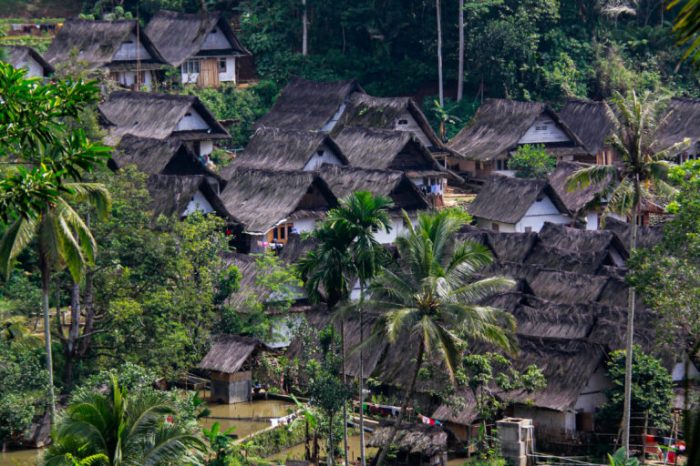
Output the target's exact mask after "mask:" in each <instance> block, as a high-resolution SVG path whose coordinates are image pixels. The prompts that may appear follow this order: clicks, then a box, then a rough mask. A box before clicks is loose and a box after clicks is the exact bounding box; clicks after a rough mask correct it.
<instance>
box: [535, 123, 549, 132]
mask: <svg viewBox="0 0 700 466" xmlns="http://www.w3.org/2000/svg"><path fill="white" fill-rule="evenodd" d="M535 131H547V125H546V124H544V125H535Z"/></svg>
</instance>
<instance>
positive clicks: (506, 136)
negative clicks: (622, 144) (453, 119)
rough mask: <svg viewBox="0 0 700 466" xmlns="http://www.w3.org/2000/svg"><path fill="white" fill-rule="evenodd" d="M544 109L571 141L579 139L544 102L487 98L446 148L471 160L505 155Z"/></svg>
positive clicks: (491, 158) (576, 141) (489, 158)
mask: <svg viewBox="0 0 700 466" xmlns="http://www.w3.org/2000/svg"><path fill="white" fill-rule="evenodd" d="M543 112H547V114H548V115H549V116H551V117H552V118H553V119H554V121H555V122H557V123H558V124H559V125H560V126H561V127H562V128H563V130H564V132H566V133H567V135H568V136H569V137H570V138H571V139H572V141H574V142H575V143H578V142H579V141H578V137H577V136H576V135H575V134H573V133H572V132H571V130H570V129H568V127H567V126H566V124H565V123H563V122H562V121H561V120H560V119H559V117H558V116H557V115H556V113H554V112H552V111H551V110H549V109H548V108H547V107H546V106H545V104H543V103H539V102H519V101H515V100H507V99H486V100H485V101H484V103H483V104H482V105H481V107H479V109H478V110H477V111H476V114H475V115H474V118H472V120H471V122H470V123H469V124H468V125H467V126H465V127H464V128H462V130H461V131H460V132H459V133H457V135H456V136H455V137H454V138H452V140H450V142H448V143H447V147H448V148H449V149H451V150H452V151H454V152H456V153H457V154H459V155H461V156H462V157H464V158H466V159H470V160H493V159H496V158H505V157H506V156H507V155H508V153H509V152H510V151H511V150H513V149H515V148H516V146H517V145H518V141H519V140H520V138H521V137H523V135H524V134H525V133H526V132H527V130H528V129H529V128H530V127H531V126H532V124H533V123H534V122H535V120H536V119H537V117H539V116H540V115H541V114H542V113H543Z"/></svg>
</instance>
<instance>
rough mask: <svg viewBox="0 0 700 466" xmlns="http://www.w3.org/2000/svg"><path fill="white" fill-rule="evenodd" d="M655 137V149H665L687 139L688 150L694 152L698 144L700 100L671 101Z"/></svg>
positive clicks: (699, 140)
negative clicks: (689, 144) (689, 146)
mask: <svg viewBox="0 0 700 466" xmlns="http://www.w3.org/2000/svg"><path fill="white" fill-rule="evenodd" d="M655 137H656V142H655V147H656V148H658V149H666V148H668V147H670V146H672V145H674V144H676V143H679V142H682V141H683V140H684V139H685V138H688V139H690V142H691V148H690V150H691V151H696V150H697V144H698V142H700V100H697V99H682V98H675V99H671V101H670V102H669V104H668V107H667V108H666V112H665V114H664V116H663V117H662V120H661V122H660V124H659V127H658V128H657V130H656V134H655Z"/></svg>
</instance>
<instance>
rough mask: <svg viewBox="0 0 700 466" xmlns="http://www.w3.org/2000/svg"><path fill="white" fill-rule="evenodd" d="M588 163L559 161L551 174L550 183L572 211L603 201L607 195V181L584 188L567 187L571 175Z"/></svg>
mask: <svg viewBox="0 0 700 466" xmlns="http://www.w3.org/2000/svg"><path fill="white" fill-rule="evenodd" d="M586 166H587V165H586V164H583V163H577V162H564V161H562V162H559V163H558V164H557V168H556V169H555V170H554V171H553V172H552V173H551V174H550V175H549V184H550V185H551V186H552V188H554V190H555V191H556V192H557V194H558V195H559V198H560V199H561V200H562V202H563V203H564V205H566V208H567V209H569V211H570V212H579V211H582V210H584V209H586V208H589V207H592V206H594V205H596V204H598V203H599V202H600V201H601V197H603V196H604V195H605V188H606V185H607V183H606V182H599V183H591V184H590V185H589V186H587V187H585V188H583V189H575V190H573V191H570V190H568V189H567V188H566V181H567V180H568V179H569V177H570V176H571V175H573V174H574V173H576V172H577V171H579V170H581V169H583V168H585V167H586Z"/></svg>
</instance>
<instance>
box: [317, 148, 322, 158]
mask: <svg viewBox="0 0 700 466" xmlns="http://www.w3.org/2000/svg"><path fill="white" fill-rule="evenodd" d="M316 155H318V156H319V157H323V149H319V150H317V151H316Z"/></svg>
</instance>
